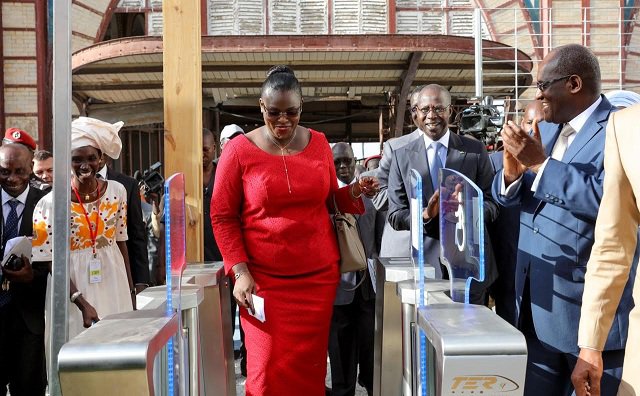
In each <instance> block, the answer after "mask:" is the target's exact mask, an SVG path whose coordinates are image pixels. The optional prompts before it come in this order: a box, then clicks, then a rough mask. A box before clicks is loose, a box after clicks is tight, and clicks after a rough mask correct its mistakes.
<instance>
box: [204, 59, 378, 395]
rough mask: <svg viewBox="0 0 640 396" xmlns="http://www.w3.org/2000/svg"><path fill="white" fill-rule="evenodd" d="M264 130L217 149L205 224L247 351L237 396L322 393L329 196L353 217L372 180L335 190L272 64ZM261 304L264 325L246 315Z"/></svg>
mask: <svg viewBox="0 0 640 396" xmlns="http://www.w3.org/2000/svg"><path fill="white" fill-rule="evenodd" d="M260 109H261V111H262V115H263V118H264V122H265V125H264V126H262V127H260V128H257V129H255V130H253V131H251V132H249V133H247V134H246V135H244V136H240V137H238V138H236V139H234V140H232V141H230V142H229V143H228V144H227V146H226V147H227V148H226V149H225V150H224V152H223V154H222V157H221V159H220V162H219V163H218V169H217V174H216V183H215V186H214V191H213V196H214V197H213V199H212V201H211V202H212V205H211V221H212V224H213V230H214V234H215V237H216V241H217V243H218V246H219V247H220V251H221V252H222V257H223V259H224V265H225V270H226V272H227V273H229V274H232V275H233V278H234V279H235V287H234V290H233V295H234V297H235V299H236V301H237V302H238V305H239V306H240V307H243V308H244V309H242V308H241V309H240V311H241V312H240V316H241V321H242V327H243V328H244V331H245V334H246V336H245V343H246V348H247V381H246V394H247V396H257V395H274V396H283V395H305V396H322V395H324V389H325V388H324V379H325V375H326V365H327V344H328V339H329V326H330V324H331V313H332V309H333V300H334V297H335V293H336V287H337V285H338V281H339V268H338V261H339V251H338V246H337V241H336V236H335V233H334V230H333V227H332V224H331V221H330V216H329V209H328V208H329V207H331V206H332V205H333V196H334V195H335V198H336V202H337V204H338V206H339V208H340V209H341V210H342V211H344V212H347V213H362V212H363V210H364V206H363V203H362V200H361V199H360V195H361V194H366V195H373V194H375V193H376V192H377V190H378V182H377V180H376V179H375V178H371V177H368V178H363V179H360V180H359V181H358V182H355V183H353V184H351V185H348V186H346V187H343V188H340V189H339V188H338V184H337V178H336V173H335V167H334V165H333V155H332V153H331V148H330V147H329V144H328V142H327V139H326V138H325V136H324V134H322V133H320V132H316V131H313V130H310V129H307V128H304V127H301V126H299V125H298V122H299V120H300V114H301V111H302V91H301V89H300V84H299V82H298V80H297V79H296V77H295V75H294V74H293V71H292V70H291V69H290V68H288V67H286V66H275V67H273V68H272V69H271V70H269V72H268V73H267V79H266V80H265V82H264V84H263V85H262V93H261V97H260ZM252 294H255V295H257V296H259V297H262V298H264V311H265V318H266V320H265V322H264V323H263V322H260V321H259V320H257V319H256V318H254V317H252V316H250V315H249V313H248V311H247V309H248V310H253V300H252Z"/></svg>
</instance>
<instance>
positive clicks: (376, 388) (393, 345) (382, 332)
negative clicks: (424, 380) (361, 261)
mask: <svg viewBox="0 0 640 396" xmlns="http://www.w3.org/2000/svg"><path fill="white" fill-rule="evenodd" d="M414 274H415V269H414V267H413V265H412V264H411V259H410V258H409V257H381V258H379V259H378V261H377V262H376V319H375V336H374V341H373V394H374V395H375V396H387V395H398V394H400V392H402V361H401V359H402V356H403V355H402V335H403V330H402V303H401V301H400V298H399V297H398V293H397V291H396V288H397V283H398V282H402V281H405V280H409V279H413V278H414ZM425 276H426V277H427V278H433V277H434V276H435V269H434V268H433V267H432V266H428V267H425Z"/></svg>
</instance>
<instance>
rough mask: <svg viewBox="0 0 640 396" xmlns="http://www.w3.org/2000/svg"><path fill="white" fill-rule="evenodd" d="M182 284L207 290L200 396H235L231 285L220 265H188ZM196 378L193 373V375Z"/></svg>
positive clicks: (203, 306) (202, 322)
mask: <svg viewBox="0 0 640 396" xmlns="http://www.w3.org/2000/svg"><path fill="white" fill-rule="evenodd" d="M182 280H183V283H186V284H194V285H197V286H200V287H202V288H203V289H204V300H203V301H202V303H201V304H200V306H199V313H200V314H199V315H198V316H199V319H198V324H199V327H200V362H201V364H200V373H199V375H200V384H201V387H200V389H201V393H200V394H201V395H225V396H236V372H235V364H234V359H233V325H234V324H233V323H231V319H230V318H231V301H230V298H231V297H230V291H229V288H230V287H231V282H230V281H229V277H227V276H226V275H225V273H224V265H223V264H222V262H221V261H219V262H210V263H189V264H188V265H187V268H186V269H185V270H184V273H183V275H182ZM192 374H194V372H192Z"/></svg>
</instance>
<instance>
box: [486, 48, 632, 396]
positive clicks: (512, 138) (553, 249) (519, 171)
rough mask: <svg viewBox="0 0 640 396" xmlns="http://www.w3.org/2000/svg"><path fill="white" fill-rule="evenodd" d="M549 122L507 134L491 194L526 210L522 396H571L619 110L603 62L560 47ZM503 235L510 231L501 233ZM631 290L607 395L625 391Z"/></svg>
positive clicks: (612, 346)
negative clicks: (608, 150)
mask: <svg viewBox="0 0 640 396" xmlns="http://www.w3.org/2000/svg"><path fill="white" fill-rule="evenodd" d="M537 80H538V82H537V88H538V90H537V92H536V99H537V100H538V101H540V102H542V110H543V113H544V120H545V122H542V123H540V125H539V126H538V125H536V124H534V127H533V130H534V133H533V134H532V135H529V134H528V133H527V132H525V131H524V130H522V128H520V127H519V126H517V125H515V124H514V123H512V122H509V123H508V124H507V125H505V127H504V129H503V131H502V138H503V141H504V147H505V150H504V159H503V163H504V165H503V166H504V168H503V171H502V172H500V173H498V174H496V176H495V179H494V181H493V195H494V197H495V198H496V199H497V200H498V202H499V203H500V204H502V205H504V206H513V205H520V208H521V209H520V241H519V244H518V258H517V266H516V304H517V305H516V307H517V324H518V328H519V329H520V330H521V331H522V332H523V334H524V336H525V338H526V341H527V350H528V358H527V377H526V381H525V388H524V394H525V395H527V396H528V395H559V396H562V395H569V394H571V391H572V385H571V381H570V375H571V371H572V370H573V367H574V366H575V364H576V359H577V354H578V323H579V321H580V308H581V304H582V293H583V291H584V280H585V272H586V265H587V261H588V260H589V256H590V255H591V247H592V246H593V242H594V229H595V221H596V217H597V215H598V210H599V207H600V200H601V199H602V192H603V190H602V183H603V179H604V167H603V159H604V153H603V148H604V142H605V128H606V125H607V122H608V120H609V116H610V114H611V112H612V111H613V110H614V109H615V108H614V107H613V106H612V105H611V104H610V103H609V101H608V100H607V99H606V98H605V97H604V96H603V95H601V94H600V66H599V65H598V58H597V57H596V56H595V55H594V54H593V52H591V51H590V50H589V49H588V48H586V47H583V46H581V45H578V44H569V45H565V46H562V47H558V48H556V49H554V50H553V51H551V52H550V53H549V54H548V55H547V56H545V57H544V59H543V61H542V63H541V64H540V66H539V68H538V75H537ZM505 232H508V231H506V230H505ZM631 289H632V286H631V287H629V285H627V287H626V288H625V291H624V293H623V296H622V300H621V303H620V306H619V308H618V310H617V312H616V316H615V320H614V325H613V326H612V328H611V331H610V332H609V336H608V338H607V341H606V344H605V346H604V352H603V354H602V356H603V360H604V368H605V376H604V377H603V381H602V388H603V394H605V395H615V394H616V392H617V389H618V385H619V383H620V377H621V373H622V361H623V358H624V347H625V343H626V339H627V328H628V324H629V311H630V309H631V307H632V305H633V303H632V297H631V291H632V290H631Z"/></svg>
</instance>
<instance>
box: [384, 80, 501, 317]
mask: <svg viewBox="0 0 640 396" xmlns="http://www.w3.org/2000/svg"><path fill="white" fill-rule="evenodd" d="M411 112H412V114H413V115H414V116H413V120H414V123H415V124H416V126H417V127H418V128H419V129H420V130H421V131H422V132H423V134H422V138H421V139H417V140H414V141H412V142H411V143H408V144H407V145H406V146H404V147H402V148H400V149H398V150H395V151H394V152H393V159H392V161H391V162H392V165H391V172H390V174H389V189H388V196H389V215H388V216H389V223H390V224H391V226H392V227H393V228H394V229H396V230H409V229H410V225H411V217H410V208H409V191H410V189H411V169H416V170H417V171H418V172H419V173H420V175H421V176H422V181H423V184H422V201H423V206H424V208H425V209H424V212H423V221H424V230H425V238H424V251H425V263H426V264H429V265H433V266H434V267H435V269H436V277H442V276H446V275H445V274H443V273H442V269H441V265H440V247H439V246H440V241H439V216H438V209H439V194H438V193H437V186H438V179H437V178H438V175H437V174H434V175H431V172H430V169H434V168H433V164H435V163H440V164H441V165H442V166H440V167H446V168H450V169H454V170H456V171H458V172H460V173H462V174H464V175H465V176H467V177H468V178H469V179H470V180H472V181H473V182H475V183H476V184H477V185H478V186H479V187H480V188H481V189H482V190H483V191H484V192H485V194H484V197H485V200H484V209H485V210H484V211H485V222H487V223H488V222H490V221H493V220H494V219H495V218H496V217H497V215H498V207H497V205H496V204H495V202H493V200H492V198H491V194H490V191H491V190H490V189H491V180H492V179H493V170H492V168H491V164H490V162H489V156H488V155H487V151H486V149H485V148H484V145H483V144H482V143H481V142H480V141H478V140H475V139H471V138H468V137H466V136H458V135H456V134H454V133H451V131H449V127H448V126H449V118H450V116H451V95H450V94H449V91H447V90H446V89H445V88H443V87H441V86H440V85H437V84H432V85H426V86H423V87H418V88H416V89H415V90H414V94H412V95H411ZM488 242H489V238H485V281H484V282H483V283H482V284H480V285H478V284H477V283H475V282H474V283H473V284H472V289H471V294H472V296H471V302H473V303H476V304H485V303H486V294H485V290H486V288H487V287H488V286H489V285H491V283H492V282H493V280H495V278H496V277H497V273H496V269H495V261H494V259H493V254H492V251H491V247H490V245H489V243H488Z"/></svg>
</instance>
